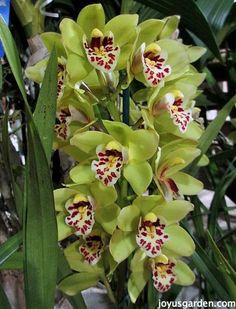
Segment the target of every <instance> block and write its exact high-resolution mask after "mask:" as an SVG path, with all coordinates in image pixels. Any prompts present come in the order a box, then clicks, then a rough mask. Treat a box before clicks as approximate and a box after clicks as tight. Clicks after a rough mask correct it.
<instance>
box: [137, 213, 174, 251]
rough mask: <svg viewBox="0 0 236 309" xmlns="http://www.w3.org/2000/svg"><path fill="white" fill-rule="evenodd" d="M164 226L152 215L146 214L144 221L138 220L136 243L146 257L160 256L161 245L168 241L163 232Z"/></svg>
mask: <svg viewBox="0 0 236 309" xmlns="http://www.w3.org/2000/svg"><path fill="white" fill-rule="evenodd" d="M165 226H166V225H165V224H162V223H161V222H160V219H159V218H157V217H156V215H155V214H153V213H149V214H147V215H146V216H145V217H144V219H142V218H140V221H139V226H138V234H137V235H136V241H137V244H138V245H139V247H140V248H141V249H142V250H143V251H144V252H145V253H146V255H147V256H149V257H156V256H158V255H160V254H161V248H162V246H163V244H164V243H165V242H166V241H167V240H168V239H169V236H168V235H167V234H166V233H165V231H164V229H165Z"/></svg>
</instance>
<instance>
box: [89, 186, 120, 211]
mask: <svg viewBox="0 0 236 309" xmlns="http://www.w3.org/2000/svg"><path fill="white" fill-rule="evenodd" d="M90 191H91V193H92V195H93V197H94V199H95V201H96V205H97V207H105V206H109V205H110V204H113V203H114V202H115V201H116V199H117V192H116V189H115V188H114V187H107V186H104V185H103V184H102V183H101V182H100V181H96V182H93V183H92V184H91V185H90Z"/></svg>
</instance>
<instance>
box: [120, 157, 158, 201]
mask: <svg viewBox="0 0 236 309" xmlns="http://www.w3.org/2000/svg"><path fill="white" fill-rule="evenodd" d="M123 173H124V177H125V178H126V179H127V181H128V182H129V183H130V185H131V187H132V189H133V190H134V192H135V193H136V194H137V195H141V194H142V193H144V192H145V191H146V190H147V188H148V186H149V185H150V183H151V181H152V177H153V173H152V168H151V166H150V164H149V163H148V162H132V163H129V164H128V165H126V166H125V167H124V170H123Z"/></svg>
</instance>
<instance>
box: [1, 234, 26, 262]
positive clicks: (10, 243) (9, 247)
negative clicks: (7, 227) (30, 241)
mask: <svg viewBox="0 0 236 309" xmlns="http://www.w3.org/2000/svg"><path fill="white" fill-rule="evenodd" d="M21 243H22V231H20V232H18V233H17V234H15V235H14V236H12V237H11V238H9V239H8V240H7V241H5V242H4V243H3V244H1V247H0V264H2V263H4V262H5V261H6V260H7V259H8V258H9V257H10V256H11V255H12V254H13V253H14V252H16V250H18V249H19V247H20V245H21Z"/></svg>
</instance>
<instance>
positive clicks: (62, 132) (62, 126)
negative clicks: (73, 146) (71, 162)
mask: <svg viewBox="0 0 236 309" xmlns="http://www.w3.org/2000/svg"><path fill="white" fill-rule="evenodd" d="M54 130H55V132H56V135H57V137H58V138H59V139H61V140H63V141H67V140H68V138H69V136H70V129H69V126H68V124H67V123H66V122H59V123H58V124H56V125H55V126H54Z"/></svg>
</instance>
